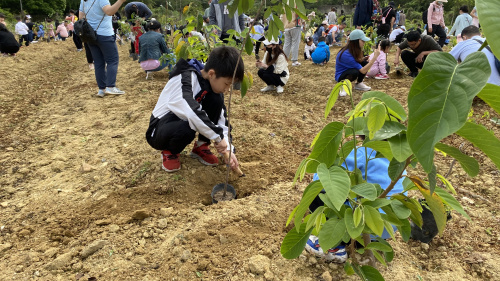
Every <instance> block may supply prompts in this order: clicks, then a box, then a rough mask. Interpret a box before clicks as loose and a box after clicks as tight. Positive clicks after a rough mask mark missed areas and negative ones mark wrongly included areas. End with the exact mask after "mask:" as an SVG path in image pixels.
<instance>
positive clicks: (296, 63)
mask: <svg viewBox="0 0 500 281" xmlns="http://www.w3.org/2000/svg"><path fill="white" fill-rule="evenodd" d="M299 65H301V63H300V62H298V61H296V62H294V63H292V66H299Z"/></svg>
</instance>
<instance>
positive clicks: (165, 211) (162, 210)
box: [160, 207, 174, 217]
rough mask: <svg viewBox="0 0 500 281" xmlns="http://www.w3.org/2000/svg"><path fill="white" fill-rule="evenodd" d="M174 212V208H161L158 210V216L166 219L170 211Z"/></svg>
mask: <svg viewBox="0 0 500 281" xmlns="http://www.w3.org/2000/svg"><path fill="white" fill-rule="evenodd" d="M173 210H174V208H172V207H168V208H161V209H160V215H162V216H163V217H166V216H168V215H169V214H170V213H171V212H172V211H173Z"/></svg>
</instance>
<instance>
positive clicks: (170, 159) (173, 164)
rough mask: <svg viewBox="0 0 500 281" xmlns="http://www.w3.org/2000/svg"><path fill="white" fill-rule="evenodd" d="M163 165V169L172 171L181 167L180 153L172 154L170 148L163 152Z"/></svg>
mask: <svg viewBox="0 0 500 281" xmlns="http://www.w3.org/2000/svg"><path fill="white" fill-rule="evenodd" d="M161 160H162V165H161V167H162V168H163V170H165V171H167V172H169V173H171V172H175V171H178V170H180V169H181V162H180V161H179V154H172V153H170V151H168V150H163V151H162V152H161Z"/></svg>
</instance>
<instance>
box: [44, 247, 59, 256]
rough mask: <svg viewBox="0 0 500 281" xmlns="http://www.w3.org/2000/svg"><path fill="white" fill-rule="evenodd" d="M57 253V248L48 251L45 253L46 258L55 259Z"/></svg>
mask: <svg viewBox="0 0 500 281" xmlns="http://www.w3.org/2000/svg"><path fill="white" fill-rule="evenodd" d="M57 252H59V248H55V247H52V248H50V249H48V250H47V251H45V253H43V254H44V256H46V257H48V258H52V257H54V256H55V255H56V254H57Z"/></svg>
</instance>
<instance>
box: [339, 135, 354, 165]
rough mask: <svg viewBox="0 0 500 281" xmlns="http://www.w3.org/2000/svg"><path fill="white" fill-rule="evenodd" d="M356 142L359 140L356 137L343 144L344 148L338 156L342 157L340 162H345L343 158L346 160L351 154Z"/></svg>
mask: <svg viewBox="0 0 500 281" xmlns="http://www.w3.org/2000/svg"><path fill="white" fill-rule="evenodd" d="M356 142H357V141H356V139H352V140H350V141H348V142H345V143H344V144H342V148H341V149H340V150H339V154H338V156H339V157H340V162H343V160H345V159H346V158H347V156H349V154H350V153H351V151H352V150H353V149H354V147H355V146H356Z"/></svg>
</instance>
